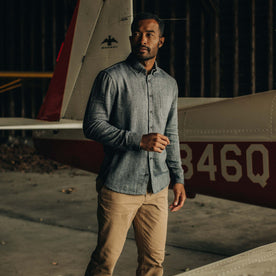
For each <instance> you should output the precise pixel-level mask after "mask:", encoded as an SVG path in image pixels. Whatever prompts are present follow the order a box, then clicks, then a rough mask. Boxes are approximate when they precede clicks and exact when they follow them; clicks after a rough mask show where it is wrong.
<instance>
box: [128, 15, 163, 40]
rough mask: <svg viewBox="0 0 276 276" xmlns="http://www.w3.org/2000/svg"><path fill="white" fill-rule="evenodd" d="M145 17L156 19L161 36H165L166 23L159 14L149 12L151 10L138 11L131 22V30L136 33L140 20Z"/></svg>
mask: <svg viewBox="0 0 276 276" xmlns="http://www.w3.org/2000/svg"><path fill="white" fill-rule="evenodd" d="M144 19H154V20H155V21H156V22H157V23H158V25H159V30H160V36H163V34H164V28H165V23H164V21H163V20H162V19H160V18H159V17H158V16H157V15H155V14H153V13H149V12H142V13H138V14H136V15H135V17H134V19H133V21H132V24H131V32H132V33H134V32H135V30H136V28H137V26H138V22H139V21H140V20H144Z"/></svg>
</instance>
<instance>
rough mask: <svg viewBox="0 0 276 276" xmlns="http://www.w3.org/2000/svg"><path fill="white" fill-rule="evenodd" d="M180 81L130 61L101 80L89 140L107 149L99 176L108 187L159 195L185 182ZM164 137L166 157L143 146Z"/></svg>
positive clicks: (86, 126) (93, 98)
mask: <svg viewBox="0 0 276 276" xmlns="http://www.w3.org/2000/svg"><path fill="white" fill-rule="evenodd" d="M177 98H178V88H177V84H176V81H175V80H174V79H173V78H172V77H171V76H169V75H168V74H167V73H166V72H165V71H163V70H162V69H161V68H159V67H158V66H157V64H156V63H155V65H154V68H153V70H152V71H151V73H150V74H148V75H147V72H146V70H145V68H144V67H143V66H142V65H141V64H140V63H139V62H138V61H137V60H136V59H135V57H134V56H133V55H132V54H130V55H129V57H128V58H127V59H126V60H125V61H123V62H120V63H117V64H115V65H113V66H111V67H109V68H107V69H105V70H103V71H101V72H100V73H99V74H98V76H97V78H96V79H95V82H94V85H93V88H92V91H91V95H90V98H89V101H88V104H87V108H86V112H85V117H84V121H83V131H84V134H85V136H86V137H87V138H89V139H93V140H95V141H98V142H100V143H102V144H103V145H104V152H105V157H104V161H103V163H102V166H101V170H100V173H99V175H98V178H97V182H98V183H102V185H105V186H106V187H107V188H109V189H111V190H113V191H116V192H119V193H125V194H135V195H139V194H146V192H147V186H148V183H149V181H151V182H150V183H151V186H152V191H153V193H157V192H159V191H161V190H162V189H164V188H165V187H167V186H168V184H169V182H170V180H171V182H172V184H175V183H183V184H184V176H183V170H182V167H181V159H180V151H179V138H178V126H177ZM148 133H160V134H163V135H166V136H167V137H168V138H169V140H170V144H169V145H168V146H167V147H166V149H165V150H163V152H162V153H157V152H148V151H144V150H142V149H141V148H140V141H141V138H142V135H144V134H148Z"/></svg>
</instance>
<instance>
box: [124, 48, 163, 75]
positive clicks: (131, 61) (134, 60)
mask: <svg viewBox="0 0 276 276" xmlns="http://www.w3.org/2000/svg"><path fill="white" fill-rule="evenodd" d="M126 61H127V62H128V63H129V65H130V66H131V67H132V68H133V69H134V70H135V71H137V72H138V73H141V72H142V73H144V74H145V75H146V74H147V71H146V69H145V68H144V66H143V65H142V64H141V63H140V62H139V61H138V60H137V58H136V57H135V56H134V55H133V54H132V53H131V54H130V55H129V56H128V57H127V59H126ZM158 71H159V67H158V65H157V62H156V61H155V62H154V65H153V68H152V70H151V72H150V74H154V73H155V72H158Z"/></svg>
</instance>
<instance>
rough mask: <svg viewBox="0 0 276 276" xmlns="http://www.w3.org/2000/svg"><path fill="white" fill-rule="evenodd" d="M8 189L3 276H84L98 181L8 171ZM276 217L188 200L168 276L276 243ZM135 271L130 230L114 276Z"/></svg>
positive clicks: (173, 220) (79, 174) (0, 197)
mask: <svg viewBox="0 0 276 276" xmlns="http://www.w3.org/2000/svg"><path fill="white" fill-rule="evenodd" d="M0 190H1V194H0V256H1V258H0V276H21V275H22V276H37V275H39V276H44V275H45V276H79V275H83V273H84V270H85V266H86V264H87V262H88V260H89V256H90V253H91V251H92V249H93V247H94V246H95V243H96V237H97V235H96V231H97V221H96V198H97V194H96V192H95V175H94V174H92V173H88V172H85V171H82V170H77V169H63V170H57V171H55V172H54V173H50V174H46V173H43V174H38V173H20V172H3V173H0ZM172 198H173V197H172V192H170V201H171V200H172ZM275 212H276V211H275V210H273V209H269V208H263V207H257V206H253V205H248V204H241V203H237V202H232V201H227V200H221V199H216V198H212V197H207V196H201V195H198V196H197V197H196V198H195V199H188V200H187V201H186V203H185V207H184V208H183V209H182V210H180V211H179V212H177V213H171V214H170V215H169V224H168V239H167V248H166V261H165V275H175V274H178V273H181V272H183V271H186V270H189V269H193V268H196V267H200V266H202V265H204V264H208V263H211V262H214V261H217V260H221V259H223V258H225V257H226V256H231V255H234V254H238V253H240V252H243V251H245V250H249V249H252V248H254V247H257V246H261V245H264V244H267V243H271V242H275V241H276V216H275V214H276V213H275ZM135 267H136V247H135V242H134V239H133V231H132V230H130V232H129V235H128V239H127V242H126V244H125V248H124V251H123V253H122V256H121V257H120V259H119V262H118V264H117V266H116V269H115V273H114V275H115V276H130V275H135Z"/></svg>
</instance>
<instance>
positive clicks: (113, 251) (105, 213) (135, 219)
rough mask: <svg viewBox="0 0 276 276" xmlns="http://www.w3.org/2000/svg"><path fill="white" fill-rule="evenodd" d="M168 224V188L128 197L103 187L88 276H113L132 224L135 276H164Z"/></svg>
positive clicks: (86, 275)
mask: <svg viewBox="0 0 276 276" xmlns="http://www.w3.org/2000/svg"><path fill="white" fill-rule="evenodd" d="M167 220H168V188H165V189H163V190H162V191H160V192H159V193H157V194H153V193H147V194H146V195H127V194H121V193H116V192H113V191H111V190H109V189H107V188H105V187H103V188H102V189H101V191H100V192H99V196H98V224H99V232H98V244H97V247H96V249H95V251H94V252H93V254H92V257H91V261H90V263H89V264H88V267H87V270H86V273H85V276H92V275H93V276H94V275H112V273H113V270H114V267H115V264H116V262H117V260H118V258H119V256H120V254H121V252H122V249H123V246H124V243H125V240H126V236H127V232H128V230H129V227H130V225H131V223H133V227H134V232H135V240H136V244H137V248H138V268H137V271H136V275H139V276H142V275H143V276H144V275H147V276H150V275H154V276H159V275H163V267H162V263H163V261H164V256H165V243H166V235H167Z"/></svg>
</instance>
